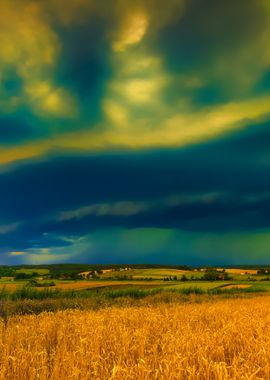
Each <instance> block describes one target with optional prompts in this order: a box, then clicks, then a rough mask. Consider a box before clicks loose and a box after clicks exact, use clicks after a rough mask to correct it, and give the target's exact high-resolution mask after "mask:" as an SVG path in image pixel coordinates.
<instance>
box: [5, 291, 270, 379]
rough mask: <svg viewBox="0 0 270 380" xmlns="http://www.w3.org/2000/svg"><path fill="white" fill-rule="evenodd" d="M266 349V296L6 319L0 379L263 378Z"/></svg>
mask: <svg viewBox="0 0 270 380" xmlns="http://www.w3.org/2000/svg"><path fill="white" fill-rule="evenodd" d="M269 346H270V297H269V296H265V297H255V298H253V299H248V300H246V299H240V300H239V299H233V300H224V299H223V300H219V301H214V302H211V303H209V302H206V303H202V304H194V303H192V304H187V303H186V304H181V305H176V304H171V305H164V304H162V305H156V306H147V305H144V306H141V307H132V308H131V307H126V306H124V307H122V308H119V307H111V308H105V309H102V310H98V311H80V310H75V311H71V310H69V311H59V312H56V313H42V314H40V315H28V316H14V317H10V318H9V319H8V320H7V321H6V322H5V321H3V320H1V318H0V347H1V355H0V379H1V380H4V379H5V380H14V379H21V380H26V379H27V380H28V379H29V380H34V379H37V378H38V379H40V380H45V379H46V380H47V379H51V380H56V379H57V380H63V379H86V380H87V379H100V380H103V379H117V380H124V379H125V380H131V379H132V380H133V379H142V380H143V379H171V380H174V379H175V380H176V379H177V380H184V379H187V380H195V379H200V380H206V379H222V380H229V379H230V380H237V379H269V374H270V366H269V363H270V351H269Z"/></svg>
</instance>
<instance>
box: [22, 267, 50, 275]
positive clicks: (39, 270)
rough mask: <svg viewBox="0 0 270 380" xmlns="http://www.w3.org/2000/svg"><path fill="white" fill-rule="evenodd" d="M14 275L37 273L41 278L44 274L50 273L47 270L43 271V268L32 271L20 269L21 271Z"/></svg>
mask: <svg viewBox="0 0 270 380" xmlns="http://www.w3.org/2000/svg"><path fill="white" fill-rule="evenodd" d="M16 273H25V274H32V273H38V274H39V275H41V276H42V275H45V274H49V273H50V271H49V269H44V268H34V269H29V268H21V269H17V270H16Z"/></svg>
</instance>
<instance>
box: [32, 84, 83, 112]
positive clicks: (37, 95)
mask: <svg viewBox="0 0 270 380" xmlns="http://www.w3.org/2000/svg"><path fill="white" fill-rule="evenodd" d="M25 91H26V94H27V95H28V96H29V101H30V103H31V105H32V106H33V109H34V110H35V112H37V113H42V114H43V113H44V114H47V113H49V114H50V115H54V116H59V117H62V116H73V115H75V113H76V104H75V101H74V99H73V98H72V97H71V96H70V95H69V93H68V92H67V91H66V90H65V89H63V88H55V87H54V86H53V85H52V84H51V83H49V82H48V81H43V82H36V83H35V82H34V83H29V85H27V86H26V89H25Z"/></svg>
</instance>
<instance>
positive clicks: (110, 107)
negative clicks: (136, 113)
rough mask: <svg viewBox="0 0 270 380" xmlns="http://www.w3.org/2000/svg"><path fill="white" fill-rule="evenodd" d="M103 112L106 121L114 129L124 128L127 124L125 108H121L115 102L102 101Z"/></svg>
mask: <svg viewBox="0 0 270 380" xmlns="http://www.w3.org/2000/svg"><path fill="white" fill-rule="evenodd" d="M103 110H104V113H105V116H106V117H107V119H108V120H109V121H110V122H111V123H112V124H113V125H114V126H115V127H125V126H127V124H128V111H127V107H124V106H122V105H121V104H119V103H117V102H116V101H113V100H110V99H105V100H104V101H103Z"/></svg>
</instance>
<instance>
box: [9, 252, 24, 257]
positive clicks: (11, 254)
mask: <svg viewBox="0 0 270 380" xmlns="http://www.w3.org/2000/svg"><path fill="white" fill-rule="evenodd" d="M23 255H25V252H23V251H13V252H10V253H9V256H23Z"/></svg>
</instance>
